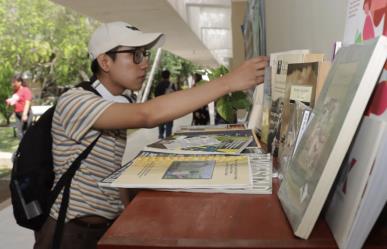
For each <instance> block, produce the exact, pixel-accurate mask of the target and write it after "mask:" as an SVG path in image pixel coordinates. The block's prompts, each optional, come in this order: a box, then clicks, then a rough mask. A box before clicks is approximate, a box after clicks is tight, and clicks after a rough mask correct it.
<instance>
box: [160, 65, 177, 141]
mask: <svg viewBox="0 0 387 249" xmlns="http://www.w3.org/2000/svg"><path fill="white" fill-rule="evenodd" d="M170 75H171V73H170V72H169V71H168V70H163V71H162V72H161V81H160V82H159V83H158V84H157V86H156V89H155V97H158V96H161V95H164V94H169V93H171V92H174V91H176V90H177V89H176V87H175V85H174V84H172V83H171V81H170V80H169V77H170ZM172 128H173V120H171V121H169V122H166V123H164V124H161V125H159V138H160V139H163V138H165V137H169V136H170V135H172Z"/></svg>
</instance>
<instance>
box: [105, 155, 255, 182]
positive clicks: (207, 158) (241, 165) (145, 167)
mask: <svg viewBox="0 0 387 249" xmlns="http://www.w3.org/2000/svg"><path fill="white" fill-rule="evenodd" d="M111 186H112V187H122V188H158V189H162V188H244V187H251V186H252V179H251V173H250V164H249V158H248V157H247V156H227V155H202V156H199V155H195V156H160V157H158V156H151V157H137V158H136V159H134V161H133V163H132V164H131V165H130V167H128V168H127V169H126V170H124V171H123V172H122V173H121V175H120V176H119V177H118V178H117V180H115V181H114V182H113V183H112V184H111Z"/></svg>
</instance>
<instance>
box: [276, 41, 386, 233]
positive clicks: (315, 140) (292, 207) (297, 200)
mask: <svg viewBox="0 0 387 249" xmlns="http://www.w3.org/2000/svg"><path fill="white" fill-rule="evenodd" d="M386 57H387V39H386V37H380V38H378V39H375V40H370V41H368V42H365V43H363V44H361V45H352V46H349V47H344V48H341V49H340V50H339V52H338V54H337V56H336V59H335V61H334V64H333V65H332V68H331V70H330V72H329V74H328V77H327V80H326V82H325V84H324V87H323V89H322V92H321V95H320V97H319V99H318V102H317V104H316V106H315V108H314V110H313V114H314V117H313V118H312V120H311V122H310V123H309V125H308V127H307V128H306V130H305V133H304V135H303V136H302V138H301V140H300V143H299V146H298V148H297V150H296V152H295V154H294V156H293V158H292V160H291V162H290V167H289V170H288V171H287V172H286V174H285V176H284V179H283V181H282V182H281V186H280V189H279V192H278V196H279V198H280V201H281V204H282V207H283V209H284V210H285V213H286V215H287V217H288V219H289V222H290V224H291V226H292V228H293V231H294V233H295V235H296V236H298V237H301V238H304V239H306V238H308V237H309V235H310V233H311V231H312V228H313V226H314V224H315V222H316V220H317V218H318V216H319V214H320V211H321V209H322V207H323V205H324V202H325V199H326V197H327V195H328V192H329V190H330V188H331V186H332V183H333V181H334V179H335V177H336V174H337V172H338V170H339V167H340V165H341V163H342V161H343V159H344V157H345V154H346V152H347V150H348V147H349V145H350V143H351V140H352V138H353V136H354V134H355V131H356V129H357V126H358V124H359V122H360V119H361V117H362V115H363V111H364V110H365V107H366V105H367V102H368V100H369V98H370V96H371V93H372V91H373V89H374V87H375V85H376V82H377V80H378V77H379V75H380V72H381V70H382V67H383V64H384V62H385V60H386Z"/></svg>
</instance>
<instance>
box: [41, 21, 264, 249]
mask: <svg viewBox="0 0 387 249" xmlns="http://www.w3.org/2000/svg"><path fill="white" fill-rule="evenodd" d="M163 40H164V36H163V34H160V33H152V34H151V33H143V32H141V31H139V30H138V29H137V28H135V27H133V26H131V25H129V24H127V23H124V22H113V23H107V24H102V25H101V26H100V27H99V28H98V29H97V30H96V31H95V32H94V33H93V35H92V36H91V39H90V42H89V54H90V57H91V59H92V60H93V62H92V71H93V73H94V76H93V77H92V78H93V79H94V82H92V86H93V87H95V88H96V90H97V91H98V92H99V93H100V94H101V96H102V97H100V96H97V95H96V94H94V93H92V92H89V91H85V90H83V89H81V88H74V89H71V90H69V91H67V92H66V93H64V94H63V95H62V96H61V97H60V99H59V100H58V104H57V106H56V110H55V114H54V118H53V123H52V135H53V156H54V171H55V175H56V176H55V179H56V181H57V180H58V179H59V178H60V176H61V175H62V174H63V172H65V171H66V170H67V168H68V167H69V165H70V164H71V163H72V162H73V160H74V159H75V158H76V157H77V156H78V155H79V154H80V153H81V152H82V151H83V150H84V149H85V148H86V147H87V146H88V145H89V144H91V143H92V142H93V141H94V140H95V139H96V138H97V136H98V135H99V134H100V133H102V136H101V137H100V138H99V139H98V141H97V143H96V145H95V146H94V148H93V150H92V151H91V153H90V154H89V156H88V157H87V158H86V159H85V160H83V161H82V164H81V167H80V169H79V170H78V171H77V172H76V175H75V176H74V178H73V180H72V185H71V193H70V202H69V207H68V210H67V214H66V222H67V223H66V224H65V228H64V235H63V239H62V248H72V249H75V248H95V247H96V243H97V241H98V239H99V238H100V237H101V236H102V234H103V233H104V232H105V231H106V229H107V228H108V226H109V225H110V224H111V223H112V221H113V220H114V219H115V218H116V217H117V216H118V215H119V214H120V212H121V211H122V209H123V207H124V205H127V204H128V203H129V195H128V192H127V191H124V190H116V189H111V188H103V187H99V186H98V182H99V181H100V180H101V179H103V178H104V177H106V176H107V175H108V174H110V173H111V172H113V171H114V170H116V169H118V168H119V167H120V165H121V159H122V156H123V153H124V148H125V143H126V141H125V139H126V129H128V128H143V127H145V128H150V127H155V126H157V125H159V124H162V123H166V122H168V121H170V120H173V119H176V118H179V117H182V116H184V115H185V114H187V113H190V112H192V111H194V110H196V109H198V108H200V107H202V106H203V105H205V104H207V103H209V102H210V101H213V100H214V99H216V98H218V97H220V96H223V95H225V94H227V93H230V92H234V91H239V90H243V89H248V88H251V87H254V86H255V85H257V84H260V83H262V82H263V77H264V67H265V66H266V62H267V59H266V58H265V57H259V58H255V59H251V60H249V61H247V62H245V63H243V65H242V66H240V67H239V68H237V69H236V70H235V71H234V72H232V73H230V74H228V75H225V76H224V77H222V78H219V79H217V80H214V81H212V82H209V83H207V84H204V85H202V86H198V87H194V88H192V89H189V90H184V91H178V92H174V93H171V94H168V95H163V96H160V97H158V98H155V99H152V100H150V101H147V102H145V103H141V104H130V103H128V102H127V101H126V99H125V98H123V97H122V96H120V95H121V94H123V92H124V91H125V90H126V89H130V90H133V91H136V90H140V89H141V86H142V84H143V81H144V79H145V75H146V71H147V69H148V66H149V65H148V59H147V57H148V55H149V52H148V49H150V48H151V47H155V46H160V45H161V44H162V43H163ZM60 200H61V195H60V196H59V197H58V199H57V201H56V202H55V204H54V206H53V207H52V209H51V213H50V216H51V217H50V218H49V219H48V220H47V222H46V223H45V224H44V226H43V227H42V229H41V230H40V231H38V232H37V233H36V234H35V235H36V243H35V246H34V248H50V246H51V243H52V237H53V232H54V228H55V224H56V219H57V217H58V212H59V206H60Z"/></svg>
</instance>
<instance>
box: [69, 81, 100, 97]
mask: <svg viewBox="0 0 387 249" xmlns="http://www.w3.org/2000/svg"><path fill="white" fill-rule="evenodd" d="M75 87H82V88H83V89H85V90H87V91H90V92H93V93H95V94H96V95H98V96H101V94H99V92H98V91H97V90H96V89H95V88H94V87H93V86H92V85H91V82H90V81H82V82H81V83H79V84H78V85H76V86H75Z"/></svg>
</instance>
